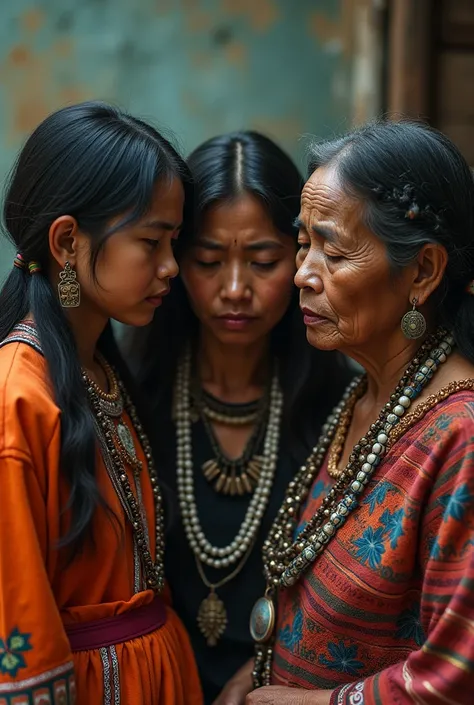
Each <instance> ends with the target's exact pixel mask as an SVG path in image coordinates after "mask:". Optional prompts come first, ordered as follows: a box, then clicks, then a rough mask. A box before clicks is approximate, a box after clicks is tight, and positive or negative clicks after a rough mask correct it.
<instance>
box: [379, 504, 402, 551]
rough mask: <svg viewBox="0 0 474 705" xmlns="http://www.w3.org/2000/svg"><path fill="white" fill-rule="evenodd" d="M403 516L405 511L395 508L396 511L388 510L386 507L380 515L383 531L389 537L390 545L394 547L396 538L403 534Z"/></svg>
mask: <svg viewBox="0 0 474 705" xmlns="http://www.w3.org/2000/svg"><path fill="white" fill-rule="evenodd" d="M404 518H405V512H404V510H403V507H402V509H397V511H395V512H393V514H392V513H391V512H390V510H389V509H386V510H385V511H384V513H383V514H382V516H381V517H380V523H381V524H383V525H384V527H385V528H384V533H387V534H388V536H389V538H390V547H391V548H393V549H395V548H397V546H398V539H399V538H401V537H402V536H404V534H405V532H404V531H403V519H404Z"/></svg>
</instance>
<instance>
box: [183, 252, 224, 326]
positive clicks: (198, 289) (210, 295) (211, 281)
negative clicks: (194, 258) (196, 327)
mask: <svg viewBox="0 0 474 705" xmlns="http://www.w3.org/2000/svg"><path fill="white" fill-rule="evenodd" d="M181 278H182V280H183V284H184V288H185V289H186V292H187V294H188V299H189V302H190V304H191V307H192V309H193V310H194V311H195V312H196V314H197V315H198V316H199V315H200V314H205V313H207V312H209V311H210V309H211V308H212V303H213V301H214V299H215V298H216V295H217V293H218V284H217V280H216V279H215V278H212V277H203V276H202V275H201V274H200V273H198V272H196V270H195V269H194V268H193V267H187V266H186V265H184V264H183V265H182V267H181Z"/></svg>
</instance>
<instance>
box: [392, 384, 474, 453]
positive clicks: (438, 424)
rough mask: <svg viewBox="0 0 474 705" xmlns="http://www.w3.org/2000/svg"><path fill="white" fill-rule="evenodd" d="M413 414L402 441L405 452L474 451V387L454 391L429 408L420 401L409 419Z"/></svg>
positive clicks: (408, 418) (408, 420)
mask: <svg viewBox="0 0 474 705" xmlns="http://www.w3.org/2000/svg"><path fill="white" fill-rule="evenodd" d="M410 417H411V423H410V427H409V429H408V430H407V432H406V433H405V435H403V436H402V438H401V439H400V441H399V443H400V445H401V447H402V448H403V451H404V452H405V451H408V449H409V448H412V449H413V451H414V452H415V451H416V450H417V451H418V452H419V453H426V454H429V455H430V456H431V457H432V456H433V455H434V454H435V455H436V454H438V453H443V454H444V455H449V454H451V453H452V452H459V451H461V450H464V451H465V452H471V451H473V452H474V391H471V390H464V391H459V392H455V393H453V394H451V395H450V396H448V397H447V398H445V399H441V400H440V401H439V402H438V403H437V404H436V405H435V406H434V407H433V408H430V409H429V410H426V409H425V408H423V405H420V407H419V408H415V409H414V412H413V414H412V415H408V417H407V419H406V421H407V422H410ZM402 424H403V422H402V423H401V425H402Z"/></svg>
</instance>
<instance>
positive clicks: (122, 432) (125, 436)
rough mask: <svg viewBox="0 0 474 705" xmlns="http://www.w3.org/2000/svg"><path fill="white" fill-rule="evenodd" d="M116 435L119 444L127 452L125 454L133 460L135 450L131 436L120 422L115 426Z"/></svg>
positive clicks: (135, 453)
mask: <svg viewBox="0 0 474 705" xmlns="http://www.w3.org/2000/svg"><path fill="white" fill-rule="evenodd" d="M117 434H118V437H119V438H120V442H121V443H122V445H123V447H124V448H125V450H126V451H127V453H128V454H129V455H130V456H131V457H132V458H134V459H136V457H137V451H136V449H135V443H134V442H133V436H132V434H131V433H130V429H129V428H128V426H126V425H125V424H124V423H122V421H120V422H119V423H118V424H117Z"/></svg>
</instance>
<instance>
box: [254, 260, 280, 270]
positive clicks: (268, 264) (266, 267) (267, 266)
mask: <svg viewBox="0 0 474 705" xmlns="http://www.w3.org/2000/svg"><path fill="white" fill-rule="evenodd" d="M277 264H278V260H274V261H273V262H252V266H253V267H256V268H257V269H262V270H267V271H269V270H270V269H273V268H274V267H275V266H276V265H277Z"/></svg>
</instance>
